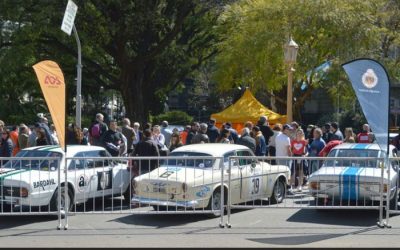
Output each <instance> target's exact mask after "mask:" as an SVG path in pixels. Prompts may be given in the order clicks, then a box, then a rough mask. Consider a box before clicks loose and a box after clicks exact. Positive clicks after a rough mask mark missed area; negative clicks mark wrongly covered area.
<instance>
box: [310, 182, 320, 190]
mask: <svg viewBox="0 0 400 250" xmlns="http://www.w3.org/2000/svg"><path fill="white" fill-rule="evenodd" d="M310 188H311V189H313V190H319V189H320V184H319V182H317V181H312V182H310Z"/></svg>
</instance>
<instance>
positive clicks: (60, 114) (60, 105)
mask: <svg viewBox="0 0 400 250" xmlns="http://www.w3.org/2000/svg"><path fill="white" fill-rule="evenodd" d="M33 69H34V70H35V73H36V76H37V78H38V80H39V84H40V88H41V89H42V92H43V95H44V99H45V100H46V103H47V107H48V108H49V110H50V114H51V118H52V120H53V123H54V126H55V127H56V131H57V137H58V140H59V142H60V146H61V148H63V149H64V150H65V138H64V136H65V83H64V75H63V73H62V71H61V69H60V67H59V66H58V64H57V63H55V62H53V61H49V60H47V61H41V62H39V63H37V64H35V65H33Z"/></svg>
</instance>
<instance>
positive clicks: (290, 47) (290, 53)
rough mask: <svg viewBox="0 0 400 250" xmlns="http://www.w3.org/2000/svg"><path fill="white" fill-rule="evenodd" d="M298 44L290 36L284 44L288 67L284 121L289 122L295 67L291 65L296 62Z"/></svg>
mask: <svg viewBox="0 0 400 250" xmlns="http://www.w3.org/2000/svg"><path fill="white" fill-rule="evenodd" d="M298 49H299V46H298V45H297V43H296V42H295V41H293V39H292V37H290V39H289V42H288V43H287V44H286V45H285V51H284V52H285V53H284V57H285V59H284V60H285V64H286V65H287V68H288V85H287V106H286V122H287V123H290V122H292V121H293V112H292V110H293V87H292V84H293V72H294V71H295V69H294V68H293V65H294V64H295V63H296V57H297V50H298Z"/></svg>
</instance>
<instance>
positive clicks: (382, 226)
mask: <svg viewBox="0 0 400 250" xmlns="http://www.w3.org/2000/svg"><path fill="white" fill-rule="evenodd" d="M380 165H381V187H380V192H379V193H380V199H379V221H378V223H377V224H378V227H380V228H384V227H385V225H384V224H383V173H384V172H383V166H382V162H380Z"/></svg>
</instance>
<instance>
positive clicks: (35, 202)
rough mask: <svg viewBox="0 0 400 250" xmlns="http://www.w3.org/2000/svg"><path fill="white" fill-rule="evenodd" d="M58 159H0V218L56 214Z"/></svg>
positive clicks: (59, 198)
mask: <svg viewBox="0 0 400 250" xmlns="http://www.w3.org/2000/svg"><path fill="white" fill-rule="evenodd" d="M60 160H61V158H60V157H0V216H18V215H57V216H58V223H59V225H61V212H60V209H59V208H60V207H61V178H60V173H61V171H60V169H61V168H60V167H59V166H60Z"/></svg>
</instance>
